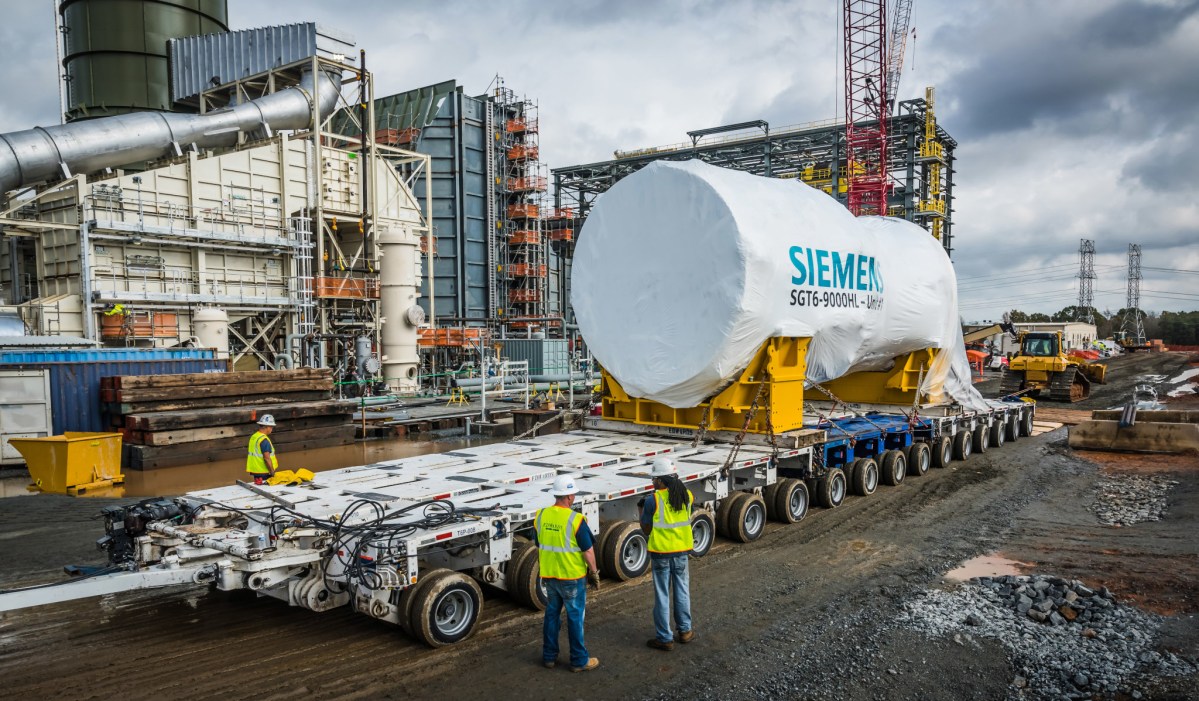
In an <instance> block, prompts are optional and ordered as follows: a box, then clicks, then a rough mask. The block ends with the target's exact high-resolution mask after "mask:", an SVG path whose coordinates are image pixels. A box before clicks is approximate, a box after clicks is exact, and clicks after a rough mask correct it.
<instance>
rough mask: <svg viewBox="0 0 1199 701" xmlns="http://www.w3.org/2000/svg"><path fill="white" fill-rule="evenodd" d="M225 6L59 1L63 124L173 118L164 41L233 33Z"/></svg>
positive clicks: (191, 1)
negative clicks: (141, 116) (146, 115)
mask: <svg viewBox="0 0 1199 701" xmlns="http://www.w3.org/2000/svg"><path fill="white" fill-rule="evenodd" d="M228 5H229V3H228V1H227V0H62V1H61V2H59V4H58V12H59V15H60V18H61V19H60V23H61V31H62V45H63V59H62V66H63V71H62V74H63V78H62V79H63V82H64V88H65V95H66V104H65V105H64V108H65V110H66V111H65V114H64V115H63V117H64V119H65V120H66V121H68V122H73V121H75V120H78V119H94V118H97V117H111V116H114V115H118V114H127V113H130V112H142V111H147V110H150V111H156V112H166V111H172V107H173V106H172V103H171V94H170V80H169V75H170V71H169V69H168V65H169V62H170V57H169V56H168V52H167V40H168V39H176V38H179V37H186V36H194V35H199V34H217V33H221V32H227V31H229V6H228Z"/></svg>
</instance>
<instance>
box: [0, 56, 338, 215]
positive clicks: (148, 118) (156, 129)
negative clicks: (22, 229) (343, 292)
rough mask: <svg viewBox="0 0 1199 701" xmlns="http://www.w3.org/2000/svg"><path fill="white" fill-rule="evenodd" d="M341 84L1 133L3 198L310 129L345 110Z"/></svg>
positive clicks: (325, 80) (317, 83)
mask: <svg viewBox="0 0 1199 701" xmlns="http://www.w3.org/2000/svg"><path fill="white" fill-rule="evenodd" d="M340 88H341V86H340V80H339V78H338V77H337V76H335V75H330V74H329V73H328V72H327V71H325V70H321V71H319V72H318V73H317V77H315V78H314V77H313V74H312V71H311V70H309V71H307V72H305V73H304V75H303V76H302V77H301V79H300V83H299V84H298V85H295V86H292V87H290V88H285V89H283V90H280V91H279V92H277V93H274V94H271V95H267V96H265V97H260V98H258V99H257V100H252V101H250V102H245V103H242V104H240V105H235V106H232V107H226V108H224V109H220V110H217V111H215V112H209V113H207V114H163V113H158V112H138V113H135V114H123V115H118V116H115V117H105V118H103V119H94V120H90V121H85V122H72V123H70V124H63V125H59V126H52V127H34V128H33V129H27V130H25V131H17V132H11V133H9V134H0V194H2V193H5V192H8V191H9V190H12V189H14V188H19V187H25V186H28V185H34V184H36V183H39V182H43V181H45V180H51V179H58V178H69V177H71V176H72V175H73V174H76V173H93V172H96V171H99V170H103V169H105V168H115V167H117V166H122V165H126V164H128V163H137V162H139V161H148V160H153V159H156V158H160V157H162V156H165V155H182V153H183V149H184V148H187V147H188V146H190V145H192V144H194V145H195V146H197V147H199V148H213V147H218V146H232V145H234V144H236V143H237V136H238V134H239V133H242V132H251V131H255V130H264V131H265V132H266V133H267V134H269V133H270V131H271V130H277V129H303V128H305V127H308V126H310V125H311V123H312V114H313V105H314V104H316V102H317V100H318V98H319V103H320V114H322V115H330V114H332V113H333V109H334V107H336V105H337V97H338V95H339V94H340V92H341V90H340Z"/></svg>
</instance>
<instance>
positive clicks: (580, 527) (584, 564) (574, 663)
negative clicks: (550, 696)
mask: <svg viewBox="0 0 1199 701" xmlns="http://www.w3.org/2000/svg"><path fill="white" fill-rule="evenodd" d="M578 492H579V488H578V486H577V485H575V480H574V478H573V477H570V476H569V475H562V476H560V477H558V478H557V479H556V480H554V485H553V487H552V488H551V489H550V494H552V495H553V496H554V505H553V506H547V507H545V508H544V509H541V510H540V511H538V512H537V519H536V520H535V521H534V523H535V525H536V527H537V558H538V565H540V567H541V581H542V582H543V583H545V593H546V599H547V601H546V607H545V622H544V625H543V626H542V633H543V635H544V639H543V641H542V645H541V663H542V664H543V665H544V666H545V667H546V669H553V668H554V667H555V666H557V664H558V635H559V634H560V632H561V630H562V610H563V609H566V637H567V639H568V640H569V641H570V671H572V672H586V671H589V670H592V669H595V668H596V667H598V666H599V659H597V658H595V657H591V656H590V655H588V653H587V645H586V644H585V643H584V642H583V614H584V611H585V609H586V607H587V587H586V586H585V585H584V579H586V582H587V584H590V585H591V586H592V587H594V588H595V589H596V590H598V589H599V570H598V569H597V568H596V565H595V536H594V535H593V534H592V533H591V529H590V528H589V527H588V526H587V519H586V518H584V516H583V514H581V513H579V512H577V511H574V510H572V509H571V508H570V507H571V505H572V504H574V503H575V495H576V494H578Z"/></svg>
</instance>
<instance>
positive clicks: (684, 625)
mask: <svg viewBox="0 0 1199 701" xmlns="http://www.w3.org/2000/svg"><path fill="white" fill-rule="evenodd" d="M649 474H650V477H651V478H653V480H654V493H653V499H646V500H645V502H644V503H643V504H642V507H641V530H642V531H643V532H644V533H645V535H646V538H647V539H648V540H649V544H648V547H649V554H650V559H651V562H652V564H653V570H654V628H655V629H656V633H655V637H653V638H650V639H649V641H648V642H646V645H648V646H649V647H652V648H654V649H657V650H667V651H669V650H673V649H674V643H675V641H676V640H677V641H678V642H680V643H689V642H691V641H692V640H693V639H694V638H695V631H694V630H692V629H691V577H690V574H688V572H687V561H688V559H689V558H690V556H691V550H692V549H693V548H694V547H695V539H694V538H693V537H692V535H691V507H692V505H693V504H694V503H695V496H694V495H692V494H691V490H689V489H687V488H686V487H685V486H683V483H682V481H681V480H679V476H678V468H677V467H676V466H675V464H674V460H671V459H670V458H666V457H662V458H658V459H656V460H654V464H653V467H652V468H650V473H649ZM672 592H673V594H674V608H673V611H674V623H675V625H676V626H678V629H679V632H678V636H677V637H676V636H675V635H674V634H673V633H671V630H670V613H671V605H670V598H671V593H672Z"/></svg>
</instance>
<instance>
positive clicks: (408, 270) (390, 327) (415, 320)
mask: <svg viewBox="0 0 1199 701" xmlns="http://www.w3.org/2000/svg"><path fill="white" fill-rule="evenodd" d="M377 234H378V237H377V239H376V240H377V241H378V242H379V255H380V257H381V258H382V263H381V265H380V270H379V276H380V277H379V285H380V287H381V290H380V295H379V306H380V308H381V309H382V310H383V314H384V319H383V332H382V340H383V352H382V356H383V379H384V381H386V382H387V384H388V386H390V387H391V389H392V390H393V391H396V392H412V391H415V390H416V389H417V388H418V378H417V375H418V372H417V368H418V367H419V366H420V356H419V354H418V351H417V347H416V336H417V334H416V329H417V327H418V326H420V325H421V324H423V323H424V321H425V313H424V310H423V309H421V308H420V307H419V306H418V305H417V303H416V300H417V297H418V296H419V289H418V287H417V285H418V284H419V283H420V279H421V277H420V263H419V261H418V258H417V251H418V246H419V240H418V238H417V236H416V234H415V233H413V232H411V231H409V230H408V229H404V228H397V227H394V226H389V225H382V224H381V225H380V226H379V228H378V230H377Z"/></svg>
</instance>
